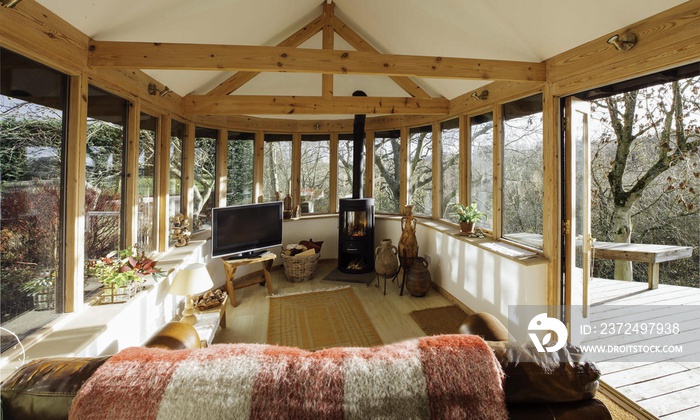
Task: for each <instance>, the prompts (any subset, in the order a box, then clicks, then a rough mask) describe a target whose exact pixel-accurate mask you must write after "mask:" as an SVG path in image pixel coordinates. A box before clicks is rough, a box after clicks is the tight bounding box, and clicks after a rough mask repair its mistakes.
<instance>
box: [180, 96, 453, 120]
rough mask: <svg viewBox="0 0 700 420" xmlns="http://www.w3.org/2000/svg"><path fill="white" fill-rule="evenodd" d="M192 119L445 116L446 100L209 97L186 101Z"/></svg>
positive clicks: (336, 97)
mask: <svg viewBox="0 0 700 420" xmlns="http://www.w3.org/2000/svg"><path fill="white" fill-rule="evenodd" d="M183 104H184V108H185V109H184V111H185V113H186V114H188V115H235V114H411V115H444V114H447V113H448V112H449V110H450V101H448V100H447V99H444V98H430V99H424V98H395V97H381V98H377V97H357V96H333V97H321V96H245V95H229V96H209V95H189V96H186V97H185V98H184V100H183Z"/></svg>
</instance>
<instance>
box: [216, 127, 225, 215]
mask: <svg viewBox="0 0 700 420" xmlns="http://www.w3.org/2000/svg"><path fill="white" fill-rule="evenodd" d="M216 179H217V180H218V182H217V184H216V193H217V194H216V195H217V197H216V201H215V202H214V206H215V207H223V206H225V205H226V193H227V189H228V130H226V129H225V128H220V129H219V137H218V138H217V140H216Z"/></svg>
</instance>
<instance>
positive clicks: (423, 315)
mask: <svg viewBox="0 0 700 420" xmlns="http://www.w3.org/2000/svg"><path fill="white" fill-rule="evenodd" d="M409 315H411V318H413V320H414V321H416V324H418V326H419V327H420V328H421V329H422V330H423V332H424V333H425V335H438V334H457V332H459V326H460V325H462V321H464V320H465V319H466V318H467V314H466V313H464V311H462V310H461V309H459V307H458V306H455V305H450V306H441V307H438V308H428V309H421V310H419V311H413V312H411V313H410V314H409Z"/></svg>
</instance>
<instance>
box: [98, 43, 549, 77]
mask: <svg viewBox="0 0 700 420" xmlns="http://www.w3.org/2000/svg"><path fill="white" fill-rule="evenodd" d="M88 65H89V66H92V67H106V68H132V69H134V68H136V69H160V70H250V71H269V72H299V73H331V74H376V75H384V76H416V77H429V78H445V79H479V80H526V81H545V79H546V77H545V65H544V63H532V62H521V61H505V60H484V59H473V58H456V57H428V56H415V55H397V54H375V53H372V52H368V51H343V50H317V49H308V48H291V47H264V46H247V45H207V44H174V43H173V44H171V43H148V42H113V41H111V42H110V41H91V43H90V53H89V56H88Z"/></svg>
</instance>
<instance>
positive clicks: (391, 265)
mask: <svg viewBox="0 0 700 420" xmlns="http://www.w3.org/2000/svg"><path fill="white" fill-rule="evenodd" d="M398 252H399V251H398V249H397V248H396V246H394V245H392V243H391V239H382V243H381V245H379V246H378V247H377V249H375V250H374V271H375V272H376V273H377V274H379V275H380V276H386V277H389V276H393V275H394V274H396V273H398V272H399V259H398V258H397V256H398Z"/></svg>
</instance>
